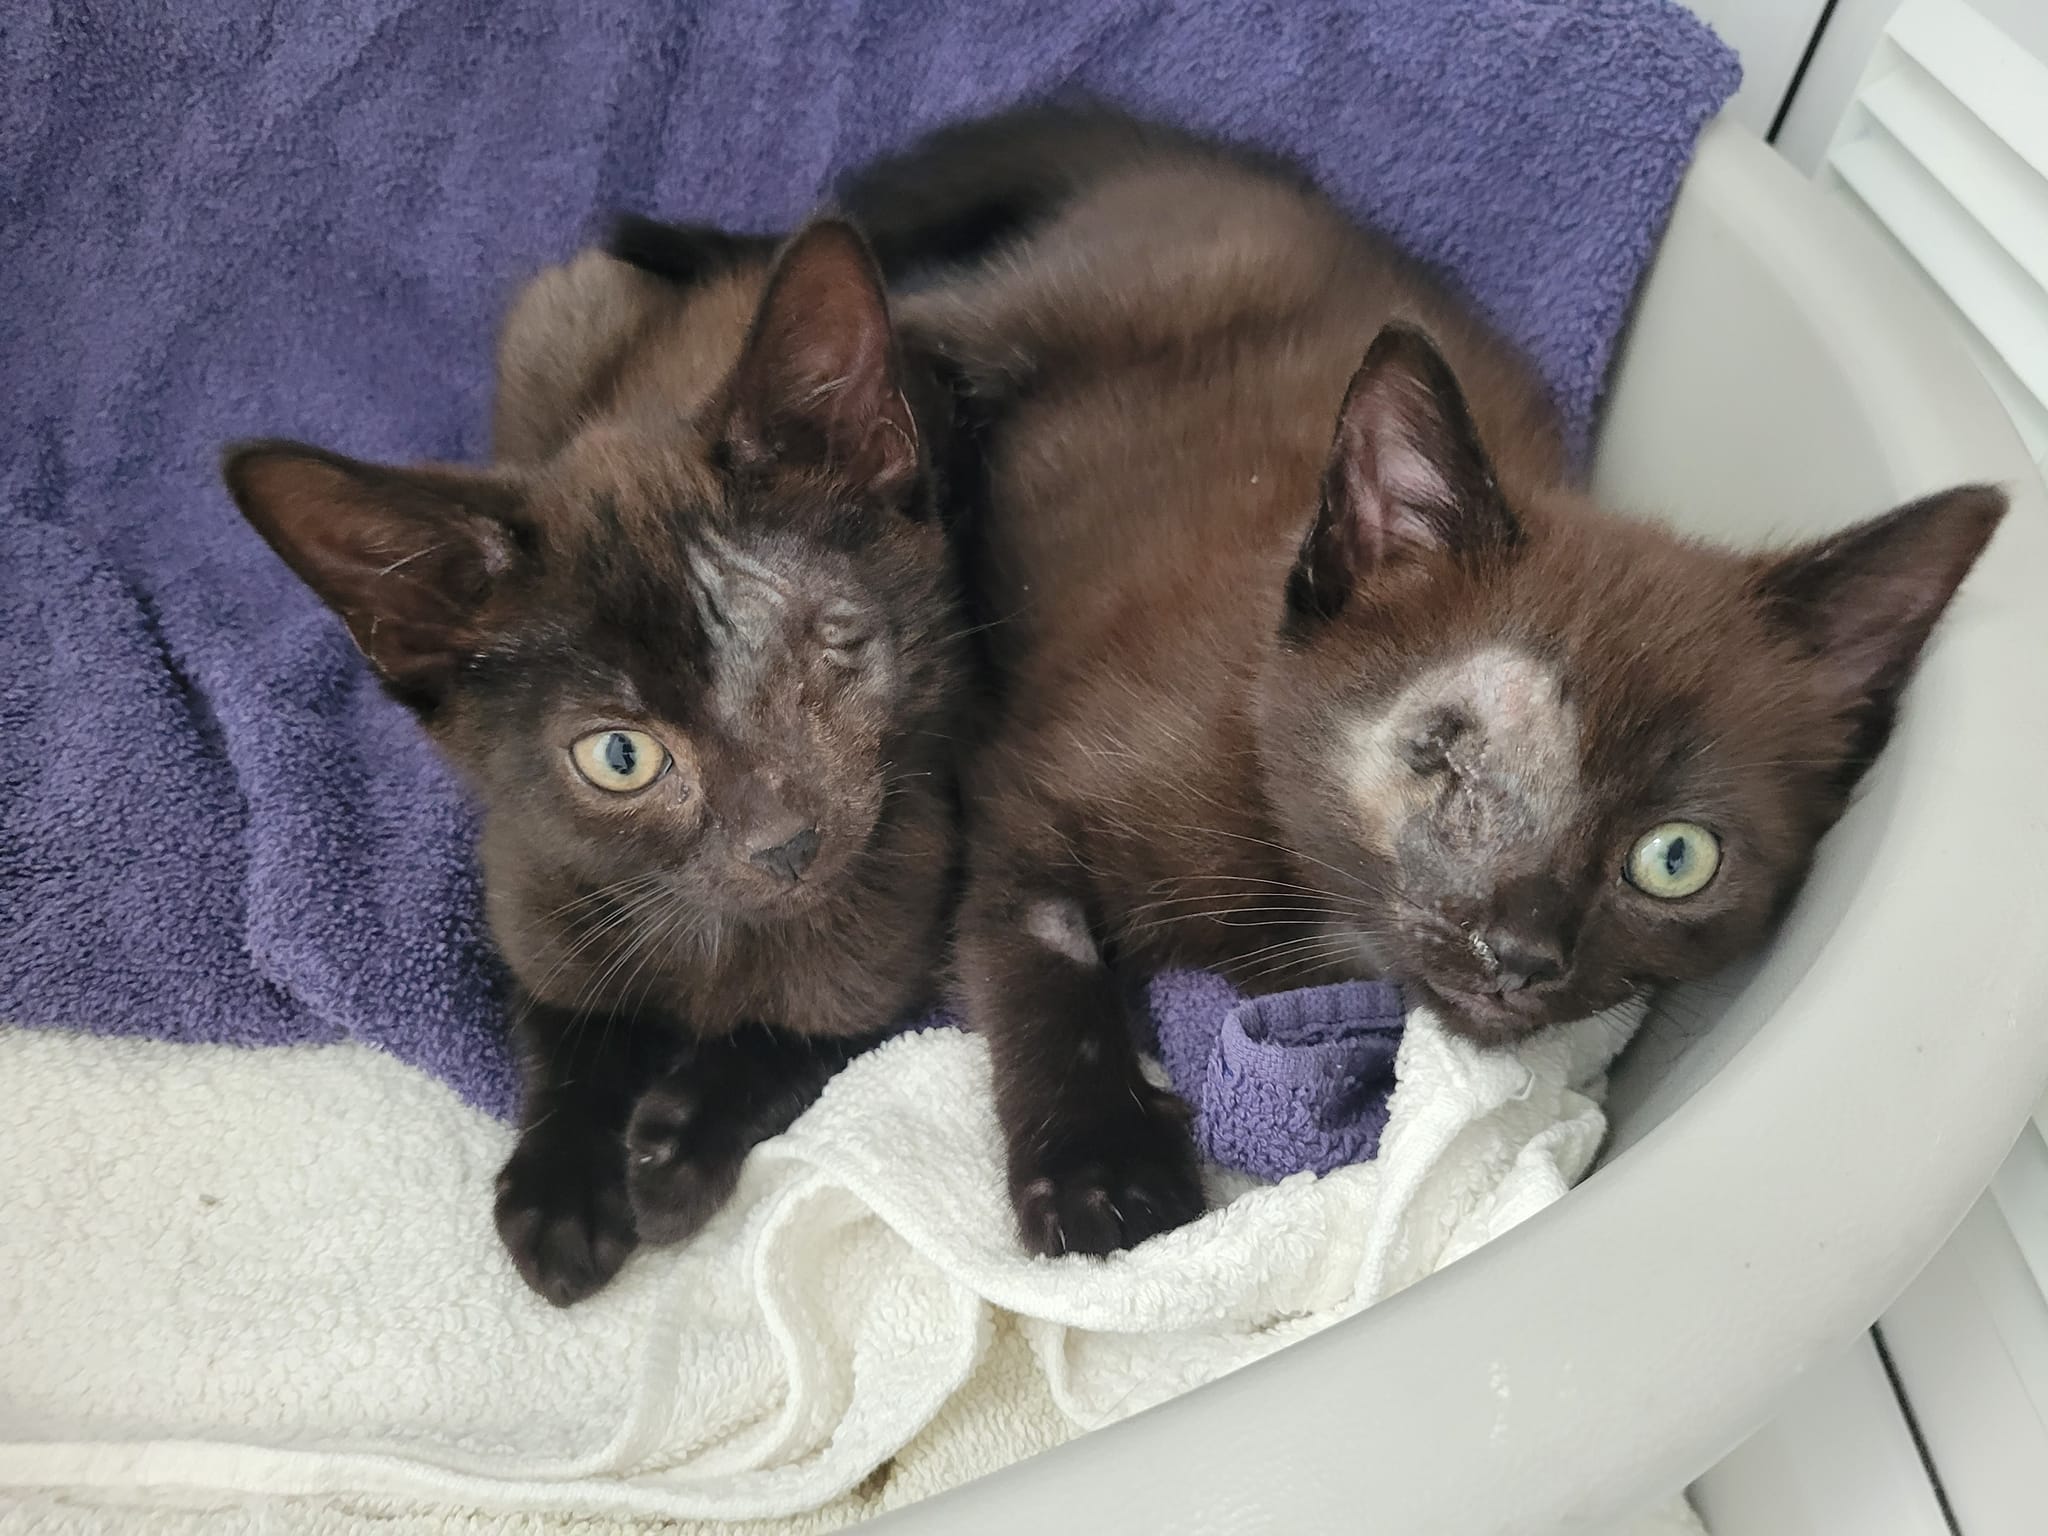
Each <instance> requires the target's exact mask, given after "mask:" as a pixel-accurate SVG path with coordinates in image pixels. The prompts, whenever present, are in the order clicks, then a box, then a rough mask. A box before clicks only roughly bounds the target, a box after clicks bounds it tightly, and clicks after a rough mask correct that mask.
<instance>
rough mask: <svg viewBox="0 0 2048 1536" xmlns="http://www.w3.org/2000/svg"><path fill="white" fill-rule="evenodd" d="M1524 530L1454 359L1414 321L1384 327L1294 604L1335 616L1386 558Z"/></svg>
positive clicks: (1459, 553) (1464, 554)
mask: <svg viewBox="0 0 2048 1536" xmlns="http://www.w3.org/2000/svg"><path fill="white" fill-rule="evenodd" d="M1520 538H1521V529H1520V527H1519V525H1518V524H1517V523H1516V522H1515V518H1514V514H1513V513H1511V512H1510V511H1509V510H1508V508H1507V504H1506V503H1505V502H1504V501H1503V500H1502V499H1501V495H1500V489H1499V487H1498V486H1497V485H1496V484H1495V482H1494V476H1493V466H1492V465H1491V464H1490V463H1489V462H1488V460H1487V457H1486V450H1485V449H1484V448H1483V447H1481V446H1480V442H1479V433H1478V430H1477V428H1475V427H1474V426H1473V424H1472V416H1471V413H1470V411H1468V410H1467V409H1466V406H1465V396H1464V394H1463V392H1462V391H1461V390H1460V389H1459V388H1458V381H1457V378H1456V376H1455V375H1454V374H1452V372H1451V368H1450V364H1448V363H1446V362H1445V361H1444V359H1443V355H1442V354H1441V353H1439V352H1438V351H1437V349H1436V346H1435V344H1434V343H1433V342H1431V340H1430V339H1429V337H1428V336H1426V335H1424V334H1423V333H1422V332H1421V331H1419V330H1417V329H1415V328H1414V327H1413V326H1409V325H1402V324H1399V323H1396V324H1391V325H1388V326H1386V327H1384V328H1383V329H1382V330H1381V331H1380V333H1379V335H1378V336H1376V337H1374V338H1373V343H1372V346H1371V347H1370V348H1368V349H1367V351H1366V354H1365V361H1364V362H1363V363H1361V364H1360V365H1359V369H1358V372H1357V373H1355V374H1354V375H1352V378H1351V387H1350V388H1349V389H1347V390H1346V391H1345V393H1344V405H1343V408H1342V409H1341V410H1340V411H1339V412H1338V413H1337V435H1336V441H1335V443H1334V444H1333V445H1332V448H1331V450H1330V462H1329V466H1328V468H1327V469H1325V470H1324V472H1323V486H1322V502H1321V505H1320V506H1319V507H1318V508H1317V510H1316V520H1315V525H1314V526H1313V527H1312V528H1311V529H1310V530H1309V534H1308V538H1307V539H1306V540H1305V541H1304V542H1303V544H1302V551H1301V561H1300V564H1299V566H1298V567H1297V569H1296V571H1295V574H1294V580H1293V582H1292V583H1291V584H1290V586H1289V592H1288V596H1289V602H1290V604H1291V605H1292V606H1293V607H1294V608H1295V609H1296V610H1297V611H1298V612H1300V613H1301V614H1303V615H1305V616H1321V617H1329V616H1331V615H1334V614H1335V613H1336V612H1337V611H1338V610H1339V609H1341V608H1342V607H1343V605H1344V602H1345V599H1346V598H1347V597H1348V596H1349V594H1350V592H1351V589H1352V588H1353V587H1354V586H1355V585H1356V584H1357V583H1358V582H1359V581H1360V580H1362V579H1363V578H1365V577H1366V576H1368V575H1370V574H1371V573H1372V572H1373V571H1374V570H1376V569H1378V568H1379V567H1381V566H1382V565H1384V564H1386V563H1388V562H1390V561H1393V560H1397V559H1401V558H1404V557H1410V556H1418V555H1419V556H1431V555H1449V556H1451V557H1453V558H1455V559H1457V560H1460V561H1463V562H1467V563H1470V562H1472V561H1474V560H1476V559H1478V558H1480V557H1482V556H1484V555H1486V554H1488V553H1490V552H1495V551H1505V550H1508V549H1512V548H1513V547H1514V545H1515V544H1516V543H1517V542H1518V541H1519V540H1520Z"/></svg>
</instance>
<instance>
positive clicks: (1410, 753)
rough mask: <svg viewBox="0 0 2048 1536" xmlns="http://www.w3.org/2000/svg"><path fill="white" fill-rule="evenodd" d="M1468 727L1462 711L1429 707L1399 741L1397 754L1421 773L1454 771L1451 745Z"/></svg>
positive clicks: (1469, 724) (1468, 730) (1464, 733)
mask: <svg viewBox="0 0 2048 1536" xmlns="http://www.w3.org/2000/svg"><path fill="white" fill-rule="evenodd" d="M1471 729H1472V722H1471V720H1470V719H1469V718H1468V717H1467V716H1466V715H1465V713H1464V712H1463V711H1462V710H1457V709H1452V708H1450V707H1449V706H1445V707H1443V708H1440V709H1433V710H1431V711H1430V712H1429V713H1428V714H1427V715H1426V716H1424V717H1423V719H1422V720H1421V722H1420V723H1419V724H1417V725H1416V727H1415V728H1414V729H1413V730H1411V731H1409V732H1408V733H1407V735H1406V736H1404V737H1403V738H1402V741H1401V757H1402V760H1403V761H1405V762H1406V763H1407V764H1408V766H1409V767H1410V768H1412V769H1413V770H1414V771H1415V772H1416V773H1418V774H1422V775H1425V776H1427V775H1431V774H1439V773H1455V772H1456V771H1457V765H1456V764H1455V763H1453V762H1452V761H1451V748H1452V747H1453V746H1454V745H1456V743H1457V742H1458V741H1459V740H1460V739H1461V738H1463V737H1464V736H1465V735H1467V734H1468V733H1469V732H1470V731H1471Z"/></svg>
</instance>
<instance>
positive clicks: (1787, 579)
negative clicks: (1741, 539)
mask: <svg viewBox="0 0 2048 1536" xmlns="http://www.w3.org/2000/svg"><path fill="white" fill-rule="evenodd" d="M2005 508H2006V499H2005V494H2004V492H2002V491H1999V490H1997V489H1996V488H1995V487H1992V486H1988V485H1965V486H1959V487H1957V488H1956V489H1954V490H1951V491H1942V492H1939V493H1938V494H1936V495H1933V496H1927V497H1923V498H1922V499H1921V500H1919V501H1915V502H1909V503H1908V504H1907V505H1905V506H1903V507H1900V508H1898V509H1897V510H1896V511H1892V512H1887V513H1886V514H1885V515H1884V516H1882V517H1874V518H1871V519H1870V520H1869V521H1867V522H1862V523H1857V524H1855V525H1854V526H1852V527H1849V528H1845V529H1843V530H1842V531H1841V532H1840V533H1836V534H1831V535H1829V536H1828V537H1827V538H1824V539H1820V540H1818V541H1816V542H1814V543H1812V544H1808V545H1806V546H1804V547H1802V548H1799V549H1795V550H1793V551H1792V552H1791V553H1790V554H1787V555H1781V556H1778V557H1776V558H1774V559H1769V560H1766V561H1763V562H1761V564H1760V568H1759V571H1758V574H1757V576H1756V579H1755V584H1754V591H1755V594H1756V596H1757V597H1758V598H1759V599H1760V600H1761V601H1762V603H1763V604H1764V607H1765V611H1766V612H1767V613H1768V614H1769V616H1770V617H1771V618H1772V620H1773V621H1774V622H1776V623H1777V624H1779V625H1780V626H1781V627H1782V628H1784V629H1786V630H1789V631H1790V632H1791V633H1792V634H1793V636H1794V637H1795V638H1796V639H1797V640H1798V641H1799V642H1800V643H1801V644H1803V645H1804V646H1805V647H1806V648H1808V649H1809V650H1810V651H1811V652H1812V654H1813V657H1814V662H1815V665H1816V666H1817V667H1818V668H1819V676H1820V678H1821V680H1822V684H1823V686H1824V687H1825V688H1826V689H1827V690H1828V692H1830V693H1831V694H1833V695H1835V696H1836V699H1837V701H1838V707H1839V708H1840V709H1841V710H1842V711H1843V713H1844V714H1846V715H1848V716H1849V717H1850V719H1851V720H1852V722H1853V723H1854V725H1855V728H1856V733H1855V736H1854V737H1853V738H1852V740H1851V742H1850V747H1849V750H1850V754H1851V758H1850V762H1849V765H1848V766H1849V767H1850V768H1851V770H1852V771H1851V773H1850V778H1851V779H1852V780H1853V778H1854V777H1855V775H1856V773H1857V772H1860V770H1861V767H1862V766H1863V764H1864V763H1865V762H1866V761H1867V760H1868V759H1869V758H1870V757H1872V756H1874V755H1875V754H1876V752H1877V751H1878V749H1879V748H1880V747H1882V746H1883V745H1884V742H1885V738H1886V737H1887V736H1888V735H1889V734H1890V732H1891V727H1892V722H1893V719H1894V717H1895V715H1896V713H1897V709H1898V699H1899V694H1900V693H1901V692H1902V691H1903V689H1904V688H1905V685H1906V683H1907V680H1908V679H1909V678H1910V677H1911V676H1912V673H1913V667H1914V665H1915V663H1917V662H1918V661H1919V659H1920V651H1921V648H1922V647H1923V646H1925V645H1926V643H1927V637H1928V635H1929V634H1930V633H1931V632H1932V630H1933V628H1934V625H1935V621H1936V620H1938V619H1939V618H1940V617H1941V615H1942V612H1943V610H1944V609H1946V608H1947V607H1948V604H1949V599H1950V598H1952V597H1954V596H1955V591H1956V588H1957V587H1958V586H1959V585H1961V583H1962V580H1963V578H1964V577H1965V576H1967V575H1968V574H1969V572H1970V567H1971V566H1972V565H1974V564H1976V561H1977V556H1978V555H1980V554H1981V553H1983V550H1984V546H1985V545H1986V544H1987V543H1989V542H1990V540H1991V535H1992V534H1993V533H1995V532H1996V531H1997V530H1998V524H1999V521H2000V520H2001V519H2002V518H2003V517H2004V516H2005Z"/></svg>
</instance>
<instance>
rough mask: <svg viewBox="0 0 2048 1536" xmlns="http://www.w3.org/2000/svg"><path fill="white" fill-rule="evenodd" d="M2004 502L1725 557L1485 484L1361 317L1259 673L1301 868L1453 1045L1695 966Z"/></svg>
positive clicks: (1725, 952)
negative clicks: (1328, 451) (1274, 639)
mask: <svg viewBox="0 0 2048 1536" xmlns="http://www.w3.org/2000/svg"><path fill="white" fill-rule="evenodd" d="M2004 510H2005V500H2004V497H2003V496H2001V495H2000V494H1999V493H1998V492H1996V491H1994V490H1990V489H1987V488H1983V487H1965V488H1962V489H1958V490H1954V491H1949V492H1946V493H1944V494H1942V495H1938V496H1932V497H1929V498H1927V499H1925V500H1923V501H1918V502H1915V503H1913V504H1911V505H1909V506H1906V507H1902V508H1900V509H1898V510H1897V511H1894V512H1891V513H1889V514H1887V515H1885V516H1883V517H1879V518H1876V519H1874V520H1872V521H1870V522H1866V523H1862V524H1859V525H1857V526H1855V527H1852V528H1850V529H1847V530H1845V531H1844V532H1842V533H1838V534H1835V535H1832V536H1830V537H1828V538H1825V539H1822V540H1820V541H1819V542H1817V543H1814V544H1811V545H1808V546H1805V547H1803V548H1799V549H1795V550H1792V551H1790V552H1787V553H1780V554H1774V555H1754V554H1738V553H1735V552H1732V551H1728V550H1723V549H1719V548H1714V547H1711V546H1708V545H1704V544H1700V543H1695V542H1691V541H1688V540H1685V539H1682V538H1680V537H1679V536H1677V535H1675V534H1673V533H1671V532H1668V531H1666V530H1663V529H1660V528H1658V527H1656V526H1654V525H1652V524H1649V523H1644V522H1638V521H1634V520H1628V519H1621V518H1616V517H1612V516H1609V515H1607V514H1605V513H1602V512H1600V511H1599V510H1598V509H1596V508H1594V507H1592V506H1591V505H1589V504H1588V503H1586V502H1584V501H1583V500H1582V499H1579V498H1577V497H1575V496H1572V495H1570V494H1569V493H1566V492H1562V491H1544V492H1538V493H1534V494H1530V495H1521V496H1515V495H1514V494H1513V493H1512V492H1510V491H1506V490H1504V488H1503V486H1502V485H1501V483H1500V482H1499V481H1498V480H1497V479H1496V477H1495V475H1494V472H1493V469H1492V466H1491V464H1490V462H1489V459H1488V456H1487V454H1486V452H1485V450H1484V448H1483V447H1482V446H1481V444H1480V441H1479V438H1478V435H1477V433H1476V431H1475V429H1474V427H1473V423H1472V420H1471V417H1470V415H1469V413H1468V412H1467V410H1466V407H1465V404H1464V401H1463V399H1462V397H1461V395H1460V392H1459V389H1458V386H1457V383H1456V381H1455V379H1454V378H1453V377H1452V374H1451V372H1450V369H1449V368H1448V366H1447V365H1446V364H1445V362H1444V361H1443V359H1442V357H1441V356H1439V355H1438V353H1437V352H1436V350H1435V348H1434V347H1433V346H1432V345H1431V343H1430V342H1429V341H1428V339H1427V338H1426V337H1424V336H1423V335H1422V334H1421V333H1420V332H1418V331H1415V330H1412V329H1409V328H1407V327H1402V326H1390V327H1389V328H1388V329H1387V330H1385V331H1383V332H1382V333H1381V335H1380V336H1379V338H1378V339H1377V340H1375V342H1374V343H1373V346H1372V348H1371V350H1370V351H1369V352H1368V353H1367V355H1366V359H1365V362H1364V365H1363V366H1362V367H1361V368H1360V370H1359V372H1358V373H1357V375H1356V376H1355V377H1354V379H1353V380H1352V384H1351V387H1350V390H1349V392H1348V393H1347V395H1346V398H1345V401H1344V405H1343V408H1342V411H1341V413H1340V415H1339V420H1338V426H1337V437H1336V445H1335V448H1334V451H1333V453H1332V457H1331V461H1330V465H1329V469H1328V472H1327V474H1326V476H1325V478H1324V484H1323V494H1322V501H1321V505H1320V507H1319V509H1318V510H1317V513H1316V516H1315V520H1314V523H1313V526H1312V528H1311V530H1310V532H1309V534H1308V537H1307V539H1306V540H1305V541H1304V543H1303V546H1302V550H1301V556H1300V560H1299V563H1298V564H1297V566H1296V568H1295V570H1294V572H1293V575H1292V577H1291V579H1290V582H1289V586H1288V592H1287V611H1286V614H1285V617H1284V619H1283V622H1282V635H1281V644H1280V646H1279V647H1278V648H1277V650H1276V652H1275V655H1274V658H1273V661H1272V663H1271V665H1270V667H1269V670H1268V673H1267V676H1266V678H1265V679H1264V683H1263V688H1262V696H1261V711H1262V713H1261V722H1260V724H1261V741H1260V756H1261V760H1262V763H1263V768H1264V773H1265V776H1266V781H1267V787H1268V793H1269V801H1270V803H1271V805H1272V807H1273V810H1274V814H1275V816H1276V817H1277V819H1278V820H1279V823H1280V825H1281V829H1282V831H1283V834H1284V836H1285V838H1286V840H1287V842H1288V844H1289V845H1290V847H1291V848H1293V849H1294V850H1297V851H1298V853H1299V855H1300V862H1301V869H1300V870H1299V872H1298V873H1299V876H1300V878H1301V879H1302V880H1304V881H1312V882H1314V883H1315V884H1316V885H1317V887H1318V888H1319V889H1321V890H1322V891H1324V892H1325V893H1326V894H1327V896H1328V898H1329V900H1330V903H1331V904H1332V905H1333V906H1341V907H1342V908H1343V909H1344V910H1345V911H1346V912H1347V913H1349V914H1350V917H1349V921H1350V923H1351V924H1352V925H1353V926H1354V927H1355V929H1356V932H1357V934H1358V936H1359V939H1360V942H1361V944H1362V947H1363V948H1364V950H1365V952H1366V953H1367V954H1368V955H1369V956H1370V957H1371V959H1372V960H1373V962H1374V963H1375V964H1376V965H1377V966H1378V967H1380V968H1381V969H1382V970H1383V971H1384V972H1385V973H1387V974H1391V975H1393V976H1395V977H1397V978H1399V979H1401V980H1402V981H1404V982H1407V983H1408V984H1410V985H1411V986H1414V987H1416V988H1418V989H1420V990H1421V992H1422V993H1423V995H1425V996H1426V997H1428V998H1429V999H1430V1000H1432V1001H1433V1002H1435V1003H1437V1004H1439V1005H1440V1007H1441V1011H1442V1013H1443V1014H1444V1016H1445V1018H1446V1019H1447V1020H1448V1021H1449V1022H1450V1023H1451V1025H1452V1026H1453V1027H1455V1028H1460V1029H1462V1030H1463V1031H1464V1032H1466V1033H1468V1034H1470V1035H1472V1036H1473V1037H1475V1038H1478V1039H1481V1040H1486V1041H1504V1040H1508V1039H1512V1038H1515V1037H1516V1036H1518V1035H1521V1034H1523V1033H1526V1032H1528V1031H1530V1030H1533V1029H1536V1028H1539V1027H1541V1026H1542V1025H1545V1024H1549V1023H1554V1022H1558V1021H1561V1020H1566V1019H1571V1018H1578V1017H1583V1016H1584V1015H1586V1014H1589V1013H1592V1012H1594V1011H1597V1010H1599V1009H1601V1008H1605V1007H1608V1006H1611V1005H1613V1004H1615V1003H1617V1002H1620V1001H1621V1000H1623V999H1624V998H1626V997H1628V996H1630V995H1632V994H1634V993H1636V992H1639V991H1641V990H1644V989H1646V988H1648V987H1650V986H1653V985H1655V984H1656V983H1659V982H1665V981H1676V980H1683V979H1688V978H1694V977H1699V976H1703V975H1705V974H1707V973H1709V972H1712V971H1713V970H1715V969H1717V968H1719V967H1720V966H1722V965H1724V964H1726V963H1727V962H1728V961H1730V960H1732V959H1734V958H1736V957H1737V956H1738V955H1740V954H1742V953H1743V952H1744V951H1747V950H1750V949H1752V948H1754V947H1755V946H1757V945H1758V944H1760V943H1761V942H1762V940H1763V939H1764V937H1765V936H1766V934H1767V933H1768V931H1769V929H1770V927H1771V925H1772V923H1773V922H1774V920H1775V919H1776V917H1777V916H1778V914H1779V913H1780V911H1781V910H1782V909H1783V907H1784V906H1785V904H1786V903H1787V901H1788V900H1789V899H1790V897H1791V896H1792V894H1793V893H1794V892H1795V891H1796V889H1797V888H1798V885H1799V883H1800V881H1801V879H1802V878H1803V877H1804V875H1805V873H1806V870H1807V867H1808V864H1809V862H1810V860H1811V858H1812V855H1813V851H1814V847H1815V845H1816V843H1817V842H1818V841H1819V839H1820V837H1821V835H1822V834H1823V833H1824V832H1826V830H1827V829H1828V827H1829V826H1830V825H1832V824H1833V822H1834V821H1835V820H1836V818H1837V817H1838V816H1839V815H1840V814H1841V812H1842V810H1843V808H1844V806H1845V804H1846V801H1847V797H1848V794H1849V791H1850V790H1851V789H1852V788H1853V786H1854V785H1855V783H1856V781H1857V779H1858V778H1859V777H1860V776H1861V774H1862V773H1863V771H1864V769H1865V768H1866V767H1867V766H1868V765H1869V763H1870V761H1871V759H1872V757H1873V756H1874V755H1875V754H1876V753H1877V752H1878V750H1879V749H1880V748H1881V747H1882V746H1883V745H1884V742H1885V740H1886V738H1887V736H1888V735H1889V733H1890V731H1891V728H1892V722H1893V718H1894V715H1895V713H1896V710H1897V706H1898V700H1899V695H1900V692H1901V690H1902V689H1903V687H1904V686H1905V683H1906V681H1907V679H1908V677H1909V676H1910V675H1911V673H1912V670H1913V667H1914V664H1915V662H1916V660H1917V659H1918V657H1919V654H1920V650H1921V648H1922V646H1923V645H1924V643H1925V642H1926V639H1927V636H1928V633H1929V631H1930V630H1931V629H1932V628H1933V626H1934V623H1935V621H1936V620H1937V619H1938V618H1939V617H1940V615H1941V613H1942V610H1943V608H1944V607H1945V606H1946V605H1947V603H1948V601H1949V598H1950V596H1951V595H1952V594H1953V593H1954V591H1955V589H1956V586H1957V584H1958V583H1959V582H1960V581H1961V580H1962V578H1963V576H1964V575H1965V574H1966V573H1967V572H1968V571H1969V569H1970V566H1971V564H1972V562H1973V561H1975V559H1976V558H1977V555H1978V553H1979V551H1981V550H1982V549H1983V547H1984V544H1985V542H1986V541H1987V540H1988V539H1989V538H1990V537H1991V534H1992V532H1993V531H1994V530H1995V529H1996V527H1997V525H1998V521H1999V518H2000V517H2001V516H2002V515H2003V513H2004Z"/></svg>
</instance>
